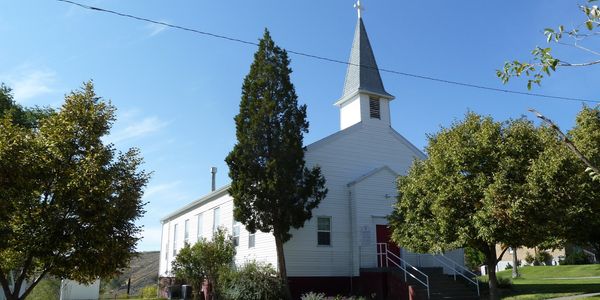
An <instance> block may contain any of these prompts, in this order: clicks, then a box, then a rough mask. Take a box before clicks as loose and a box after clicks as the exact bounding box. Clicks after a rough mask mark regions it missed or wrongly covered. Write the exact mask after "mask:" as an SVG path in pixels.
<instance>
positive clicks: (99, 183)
mask: <svg viewBox="0 0 600 300" xmlns="http://www.w3.org/2000/svg"><path fill="white" fill-rule="evenodd" d="M114 111H115V108H114V107H113V106H111V105H110V103H108V102H106V101H104V100H102V99H101V98H100V97H98V96H97V95H96V94H95V92H94V88H93V84H92V83H91V82H88V83H85V84H84V85H83V87H82V89H81V90H78V91H74V92H72V93H71V94H69V95H67V96H66V97H65V103H64V104H63V106H62V107H61V109H60V110H58V111H57V112H55V113H52V114H49V115H48V116H47V117H45V118H42V119H41V120H40V122H39V126H37V128H33V127H31V126H29V125H27V124H25V125H21V124H19V122H15V119H13V115H12V114H4V115H3V116H2V117H1V118H0V199H2V201H0V237H1V238H0V270H2V271H0V282H1V283H2V285H3V286H4V287H5V289H8V286H7V280H6V279H7V278H8V274H7V270H13V271H15V272H16V275H17V276H15V278H17V284H15V286H16V287H17V288H16V289H15V290H14V291H12V292H11V294H14V295H18V294H19V293H20V291H18V290H19V289H20V287H21V285H20V283H19V282H22V281H23V280H28V281H29V282H32V283H33V284H32V285H31V287H29V288H28V289H27V290H25V294H24V296H22V297H26V296H27V294H28V293H29V291H30V290H31V289H32V288H33V287H35V285H36V284H37V283H38V282H39V280H40V279H41V278H43V277H44V276H45V275H46V274H50V275H53V276H56V277H59V278H69V279H74V280H77V281H79V282H83V283H89V282H91V281H93V280H95V279H96V278H97V277H108V276H110V275H113V274H115V273H117V272H118V270H119V269H122V268H124V267H126V266H127V265H128V262H129V260H130V259H131V257H132V256H133V255H134V248H135V244H136V242H137V241H138V239H139V238H138V237H136V236H137V235H138V234H139V232H140V227H139V226H136V225H135V223H134V222H135V220H136V219H138V218H140V217H141V216H142V214H143V212H144V211H143V206H144V203H143V202H142V201H141V197H142V189H143V187H144V186H145V185H146V183H147V181H148V174H146V173H145V172H144V171H140V170H139V167H140V164H141V163H142V161H141V158H140V157H139V154H138V151H137V150H136V149H130V150H128V151H127V152H126V153H115V152H116V151H115V149H114V147H113V146H112V145H110V144H109V145H105V144H104V143H103V142H102V138H103V137H105V136H106V135H107V134H108V133H109V130H110V128H111V125H112V123H113V121H114Z"/></svg>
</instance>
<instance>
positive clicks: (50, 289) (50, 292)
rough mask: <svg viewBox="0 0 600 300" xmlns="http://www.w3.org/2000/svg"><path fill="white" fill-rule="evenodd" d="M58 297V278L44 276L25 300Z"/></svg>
mask: <svg viewBox="0 0 600 300" xmlns="http://www.w3.org/2000/svg"><path fill="white" fill-rule="evenodd" d="M59 298H60V279H57V278H54V277H46V278H44V279H42V280H41V281H40V283H38V284H37V285H36V286H35V288H33V291H31V294H29V296H28V297H27V300H58V299H59Z"/></svg>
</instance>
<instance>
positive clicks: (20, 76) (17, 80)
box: [3, 66, 57, 102]
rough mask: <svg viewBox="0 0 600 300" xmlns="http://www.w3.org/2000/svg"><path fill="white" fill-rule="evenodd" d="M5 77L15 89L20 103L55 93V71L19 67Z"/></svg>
mask: <svg viewBox="0 0 600 300" xmlns="http://www.w3.org/2000/svg"><path fill="white" fill-rule="evenodd" d="M3 77H5V78H6V79H5V80H6V82H7V84H8V86H9V87H11V88H12V89H13V92H14V96H15V100H16V101H18V102H25V101H27V100H29V99H31V98H35V97H38V96H41V95H45V94H50V93H53V92H55V89H54V88H53V85H54V83H55V82H56V81H57V76H56V73H55V72H54V71H52V70H47V69H32V68H30V67H27V66H23V67H19V68H17V69H15V70H13V71H12V72H10V73H9V74H7V75H5V76H3Z"/></svg>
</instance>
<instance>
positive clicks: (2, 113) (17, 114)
mask: <svg viewBox="0 0 600 300" xmlns="http://www.w3.org/2000/svg"><path fill="white" fill-rule="evenodd" d="M53 113H54V111H53V110H52V109H50V108H40V107H33V108H25V107H23V106H21V105H19V104H17V103H16V102H15V101H14V98H13V95H12V90H11V89H10V88H9V87H8V86H6V85H4V83H0V117H9V118H10V119H11V121H12V122H13V124H14V125H19V126H22V127H26V128H37V127H38V126H39V122H40V121H41V120H42V119H44V118H46V117H48V116H50V115H52V114H53Z"/></svg>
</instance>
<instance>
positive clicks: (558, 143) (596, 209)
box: [530, 107, 600, 257]
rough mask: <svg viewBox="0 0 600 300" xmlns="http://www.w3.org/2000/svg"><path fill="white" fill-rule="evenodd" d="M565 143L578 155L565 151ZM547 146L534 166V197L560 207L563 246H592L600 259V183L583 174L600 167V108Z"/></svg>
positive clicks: (583, 115)
mask: <svg viewBox="0 0 600 300" xmlns="http://www.w3.org/2000/svg"><path fill="white" fill-rule="evenodd" d="M555 129H556V130H557V131H558V132H560V130H559V129H558V128H557V127H556V128H555ZM565 141H567V143H568V145H572V146H573V147H574V149H576V151H570V149H568V148H567V147H565V146H564V142H565ZM547 145H548V146H547V150H546V151H545V153H544V154H543V157H544V159H543V160H539V161H537V162H536V164H534V165H533V166H532V174H531V176H530V177H531V180H530V182H531V191H532V194H533V195H534V196H536V197H537V198H539V199H552V202H553V203H555V205H558V206H555V207H552V209H553V210H559V211H562V212H563V214H562V218H560V219H557V221H558V222H561V223H562V225H563V226H556V227H557V228H558V229H557V230H558V233H559V235H560V240H561V243H563V244H565V243H567V242H570V243H575V244H578V245H581V246H590V247H592V248H593V249H594V252H595V254H596V256H597V257H600V234H599V232H600V219H599V218H598V215H600V200H599V199H600V181H598V180H594V178H590V177H589V176H588V175H587V174H585V172H582V171H583V170H584V169H586V167H587V166H588V165H589V164H592V165H600V108H599V107H596V108H589V107H584V108H583V109H582V110H581V111H580V112H579V114H578V115H577V117H576V123H575V126H574V127H573V129H571V130H570V131H569V132H568V133H567V134H562V132H561V135H559V139H557V138H556V137H553V138H552V139H550V140H549V141H548V142H547ZM581 157H585V161H586V162H584V160H582V159H581ZM592 175H593V174H592ZM561 199H562V201H561ZM540 201H541V200H540ZM542 248H550V247H548V246H546V247H542Z"/></svg>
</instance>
